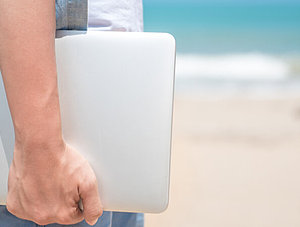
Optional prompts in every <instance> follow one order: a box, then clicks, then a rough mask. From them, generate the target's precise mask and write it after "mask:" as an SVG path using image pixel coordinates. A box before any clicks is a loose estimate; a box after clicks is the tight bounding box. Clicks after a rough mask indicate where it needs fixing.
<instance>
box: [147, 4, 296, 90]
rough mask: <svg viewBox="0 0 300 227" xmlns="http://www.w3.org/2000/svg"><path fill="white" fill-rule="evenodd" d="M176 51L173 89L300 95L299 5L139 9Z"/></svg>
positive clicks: (149, 26) (156, 6) (151, 6)
mask: <svg viewBox="0 0 300 227" xmlns="http://www.w3.org/2000/svg"><path fill="white" fill-rule="evenodd" d="M144 22H145V31H160V32H169V33H171V34H173V35H174V37H175V39H176V45H177V66H176V78H177V80H176V81H177V83H176V89H177V91H184V90H193V91H198V92H205V93H207V92H213V93H215V92H220V91H221V92H230V93H231V92H232V93H236V92H238V93H241V92H243V93H245V92H250V93H257V94H258V93H259V94H266V93H267V94H270V93H276V94H277V93H297V94H300V2H299V3H288V4H284V3H268V4H266V3H265V4H262V3H211V4H209V3H206V4H204V3H202V4H195V3H193V4H183V3H176V4H175V3H174V4H161V3H155V4H154V3H152V4H146V3H145V4H144Z"/></svg>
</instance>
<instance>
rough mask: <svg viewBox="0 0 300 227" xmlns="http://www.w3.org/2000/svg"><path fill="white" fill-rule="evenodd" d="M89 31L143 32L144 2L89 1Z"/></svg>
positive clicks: (122, 0)
mask: <svg viewBox="0 0 300 227" xmlns="http://www.w3.org/2000/svg"><path fill="white" fill-rule="evenodd" d="M88 10H89V12H88V29H89V30H113V31H137V32H140V31H143V3H142V0H88Z"/></svg>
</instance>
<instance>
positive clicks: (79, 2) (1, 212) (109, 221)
mask: <svg viewBox="0 0 300 227" xmlns="http://www.w3.org/2000/svg"><path fill="white" fill-rule="evenodd" d="M87 4H88V0H55V8H56V29H57V30H87V20H88V19H87V18H88V17H87V16H88V5H87ZM37 226H40V225H38V224H35V223H34V222H32V221H28V220H22V219H19V218H17V217H15V216H14V215H12V214H11V213H9V212H8V210H7V209H6V206H1V205H0V227H37ZM46 226H47V227H61V226H66V225H60V224H50V225H46ZM67 226H74V227H88V226H90V225H88V224H87V223H86V222H85V221H82V222H80V223H78V224H75V225H67ZM94 226H95V227H143V226H144V214H136V213H122V212H109V211H105V212H104V213H103V215H102V216H101V217H100V218H99V220H98V222H97V223H96V224H95V225H94Z"/></svg>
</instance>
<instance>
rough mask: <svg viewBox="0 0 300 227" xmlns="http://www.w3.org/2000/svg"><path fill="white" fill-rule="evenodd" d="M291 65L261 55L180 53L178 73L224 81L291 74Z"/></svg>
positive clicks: (269, 56) (181, 75)
mask: <svg viewBox="0 0 300 227" xmlns="http://www.w3.org/2000/svg"><path fill="white" fill-rule="evenodd" d="M290 68H291V67H290V65H289V63H288V62H287V61H285V60H284V59H283V58H281V57H276V56H271V55H266V54H261V53H246V54H228V55H225V54H224V55H198V54H178V55H177V62H176V76H178V77H181V78H191V77H192V78H194V77H200V78H211V79H222V80H228V79H229V80H268V81H269V80H274V81H279V80H283V79H286V78H287V77H289V75H290V73H291V69H290Z"/></svg>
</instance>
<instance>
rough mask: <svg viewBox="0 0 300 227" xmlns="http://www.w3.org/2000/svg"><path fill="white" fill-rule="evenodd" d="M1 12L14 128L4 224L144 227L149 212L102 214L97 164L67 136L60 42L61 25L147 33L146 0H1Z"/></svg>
mask: <svg viewBox="0 0 300 227" xmlns="http://www.w3.org/2000/svg"><path fill="white" fill-rule="evenodd" d="M55 9H56V10H55ZM88 9H89V10H88ZM88 11H89V14H88ZM0 16H1V20H0V69H1V73H2V76H3V81H4V84H5V90H6V94H7V99H8V103H9V107H10V111H11V115H12V119H13V123H14V129H15V148H14V157H13V162H12V164H11V166H10V172H9V179H8V195H7V205H6V207H5V206H0V226H1V227H2V226H8V227H14V226H25V227H32V226H37V225H47V226H53V227H54V226H63V225H72V226H78V227H79V226H88V224H89V225H95V226H98V227H100V226H101V227H104V226H112V227H116V226H122V227H129V226H130V227H134V226H143V216H142V214H129V213H115V212H104V213H103V215H102V212H103V210H102V205H101V199H100V198H99V193H98V188H97V180H96V177H95V174H94V172H93V170H92V168H91V167H90V165H89V163H88V162H87V161H86V160H85V159H84V157H82V156H81V155H80V154H79V152H78V151H76V150H74V149H73V148H72V147H70V146H69V145H68V144H66V143H65V141H64V140H63V137H62V133H61V119H60V109H59V100H58V91H57V74H56V64H55V46H54V45H55V42H54V38H55V31H56V29H77V30H85V29H87V27H90V28H92V29H98V30H121V31H141V30H142V28H143V24H142V3H141V1H140V0H90V1H89V6H88V4H87V0H56V2H54V0H48V1H47V0H14V1H11V0H0ZM55 18H56V19H55ZM80 199H81V200H82V204H83V208H84V211H83V212H82V211H81V209H80V208H79V206H78V204H79V201H80ZM101 215H102V216H101ZM100 216H101V217H100ZM98 218H99V220H98ZM76 223H78V224H76Z"/></svg>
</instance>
